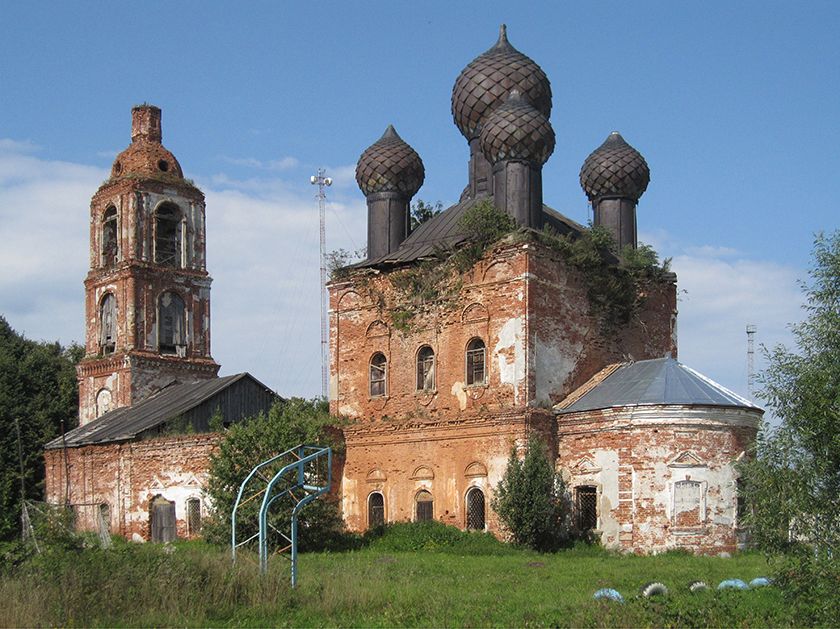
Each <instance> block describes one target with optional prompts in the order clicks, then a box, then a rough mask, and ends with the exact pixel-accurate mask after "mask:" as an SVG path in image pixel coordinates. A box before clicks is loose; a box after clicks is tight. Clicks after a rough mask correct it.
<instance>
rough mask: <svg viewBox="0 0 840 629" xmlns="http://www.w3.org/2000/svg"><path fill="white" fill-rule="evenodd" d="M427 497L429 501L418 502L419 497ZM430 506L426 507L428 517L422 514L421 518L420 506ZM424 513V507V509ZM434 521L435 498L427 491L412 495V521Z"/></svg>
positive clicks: (422, 490) (423, 490)
mask: <svg viewBox="0 0 840 629" xmlns="http://www.w3.org/2000/svg"><path fill="white" fill-rule="evenodd" d="M426 495H428V496H429V500H420V497H421V496H426ZM421 504H423V505H427V504H428V505H430V506H429V507H428V511H429V513H428V515H427V514H425V513H423V515H422V517H421V513H420V505H421ZM424 512H425V507H424ZM434 519H435V497H434V496H433V495H432V492H431V491H429V490H428V489H421V490H420V491H418V492H417V493H416V494H414V521H415V522H434Z"/></svg>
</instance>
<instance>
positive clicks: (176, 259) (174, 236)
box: [155, 204, 183, 268]
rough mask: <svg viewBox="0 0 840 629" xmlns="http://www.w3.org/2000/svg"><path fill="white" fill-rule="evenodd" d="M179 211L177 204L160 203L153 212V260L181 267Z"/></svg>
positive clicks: (164, 264) (181, 229)
mask: <svg viewBox="0 0 840 629" xmlns="http://www.w3.org/2000/svg"><path fill="white" fill-rule="evenodd" d="M182 231H183V228H182V225H181V212H180V210H179V209H178V207H177V206H175V205H171V204H165V205H161V206H160V207H159V208H158V209H157V211H156V212H155V262H156V263H157V264H160V265H163V266H171V267H174V268H180V267H181V258H182V256H181V238H182V233H181V232H182Z"/></svg>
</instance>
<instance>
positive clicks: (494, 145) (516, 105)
mask: <svg viewBox="0 0 840 629" xmlns="http://www.w3.org/2000/svg"><path fill="white" fill-rule="evenodd" d="M479 141H480V142H481V151H482V152H483V153H484V156H485V157H486V158H487V159H488V160H489V161H490V163H492V164H496V163H498V162H501V161H503V160H509V159H510V160H524V161H528V162H532V163H534V164H539V165H540V166H542V165H543V164H545V162H546V161H548V158H549V157H550V156H551V154H552V153H553V152H554V129H552V128H551V123H550V122H549V121H548V118H546V117H545V116H544V115H543V114H542V113H540V112H539V111H537V110H536V109H534V108H533V107H532V106H531V104H530V103H529V102H528V100H527V98H525V97H524V96H522V95H521V94H520V93H519V90H513V91H511V93H510V96H509V97H508V99H507V100H506V101H505V102H504V103H503V104H502V105H500V106H499V107H498V108H497V109H496V110H495V111H493V113H491V114H490V115H489V116H487V119H486V120H485V121H484V124H482V127H481V135H480V136H479Z"/></svg>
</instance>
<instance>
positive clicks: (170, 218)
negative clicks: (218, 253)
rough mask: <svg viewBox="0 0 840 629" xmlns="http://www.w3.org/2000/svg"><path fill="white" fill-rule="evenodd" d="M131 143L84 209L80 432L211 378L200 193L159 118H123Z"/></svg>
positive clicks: (146, 114)
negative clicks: (164, 392)
mask: <svg viewBox="0 0 840 629" xmlns="http://www.w3.org/2000/svg"><path fill="white" fill-rule="evenodd" d="M131 117H132V122H131V144H130V145H129V147H128V148H127V149H125V150H124V151H123V152H122V153H120V154H119V155H118V156H117V158H116V159H115V160H114V164H113V166H112V167H111V175H110V177H109V179H108V180H107V181H105V182H104V183H103V184H102V186H101V187H100V188H99V190H97V192H96V194H94V195H93V198H92V199H91V204H90V271H89V272H88V274H87V277H86V278H85V282H84V283H85V358H84V359H83V360H82V362H81V363H80V364H79V366H78V367H77V371H76V373H77V377H78V380H79V424H80V425H83V424H86V423H87V422H89V421H91V420H93V419H96V418H97V417H99V416H100V415H102V414H103V413H105V412H107V411H109V410H113V409H116V408H120V407H123V406H131V405H132V404H136V403H137V402H140V401H141V400H143V399H145V398H146V397H148V396H149V395H151V394H153V393H155V392H156V391H158V390H160V389H161V388H163V387H165V386H168V385H170V384H173V383H176V382H177V383H187V382H198V381H201V380H207V379H209V378H214V377H215V376H216V375H217V373H218V371H219V365H218V364H216V362H215V361H214V360H213V358H212V356H211V354H210V283H211V278H210V276H209V275H208V273H207V267H206V240H205V222H204V218H205V209H204V194H203V193H202V192H201V190H199V189H198V188H196V187H195V185H193V183H192V182H191V181H190V180H188V179H184V174H183V172H182V170H181V165H180V164H179V163H178V160H177V159H175V156H174V155H173V154H172V153H170V152H169V151H168V150H167V149H166V148H164V146H163V145H162V144H161V141H162V132H161V111H160V109H159V108H158V107H155V106H153V105H146V104H144V105H140V106H137V107H134V108H133V109H132V110H131Z"/></svg>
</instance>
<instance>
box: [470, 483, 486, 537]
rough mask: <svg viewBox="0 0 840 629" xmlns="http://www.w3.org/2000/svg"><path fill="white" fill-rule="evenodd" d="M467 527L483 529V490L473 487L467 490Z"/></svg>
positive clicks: (474, 529) (477, 529) (475, 529)
mask: <svg viewBox="0 0 840 629" xmlns="http://www.w3.org/2000/svg"><path fill="white" fill-rule="evenodd" d="M467 528H468V529H470V530H473V531H483V530H484V492H483V491H481V490H480V489H479V488H478V487H473V488H472V489H470V490H469V491H468V492H467Z"/></svg>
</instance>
